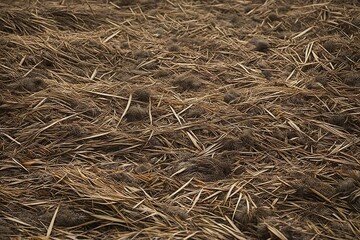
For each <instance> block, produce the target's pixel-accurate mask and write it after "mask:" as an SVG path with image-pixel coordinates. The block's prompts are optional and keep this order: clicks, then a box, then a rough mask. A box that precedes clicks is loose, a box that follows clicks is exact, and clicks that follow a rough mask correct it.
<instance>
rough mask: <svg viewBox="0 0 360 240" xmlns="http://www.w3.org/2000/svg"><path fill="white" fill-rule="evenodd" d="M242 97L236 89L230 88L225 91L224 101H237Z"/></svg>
mask: <svg viewBox="0 0 360 240" xmlns="http://www.w3.org/2000/svg"><path fill="white" fill-rule="evenodd" d="M239 98H240V93H238V92H236V91H234V90H230V91H228V92H226V93H225V95H224V102H226V103H229V104H230V103H236V102H237V101H238V100H239Z"/></svg>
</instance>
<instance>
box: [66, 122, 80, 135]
mask: <svg viewBox="0 0 360 240" xmlns="http://www.w3.org/2000/svg"><path fill="white" fill-rule="evenodd" d="M65 129H66V130H67V131H68V133H69V134H70V135H71V136H74V137H80V136H82V135H83V134H84V132H85V130H84V129H83V128H82V127H81V126H80V125H79V124H69V125H66V126H65Z"/></svg>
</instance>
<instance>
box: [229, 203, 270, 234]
mask: <svg viewBox="0 0 360 240" xmlns="http://www.w3.org/2000/svg"><path fill="white" fill-rule="evenodd" d="M271 214H272V213H271V210H270V209H269V208H265V207H250V209H248V207H247V206H242V207H241V208H239V209H238V210H237V211H236V213H235V215H234V220H235V221H236V223H237V224H238V226H239V227H240V229H246V228H247V226H248V225H249V224H257V223H258V222H259V221H260V219H263V218H266V217H269V216H270V215H271Z"/></svg>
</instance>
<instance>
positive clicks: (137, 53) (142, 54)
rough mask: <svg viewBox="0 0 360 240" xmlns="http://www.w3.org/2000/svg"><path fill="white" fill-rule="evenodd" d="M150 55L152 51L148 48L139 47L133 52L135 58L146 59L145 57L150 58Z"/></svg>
mask: <svg viewBox="0 0 360 240" xmlns="http://www.w3.org/2000/svg"><path fill="white" fill-rule="evenodd" d="M150 56H151V52H150V51H147V50H141V49H138V50H135V51H134V52H133V57H134V58H135V59H144V58H148V57H150Z"/></svg>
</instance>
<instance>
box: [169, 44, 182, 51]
mask: <svg viewBox="0 0 360 240" xmlns="http://www.w3.org/2000/svg"><path fill="white" fill-rule="evenodd" d="M168 50H169V51H170V52H179V51H180V47H179V46H178V45H176V44H171V45H170V46H169V47H168Z"/></svg>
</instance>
